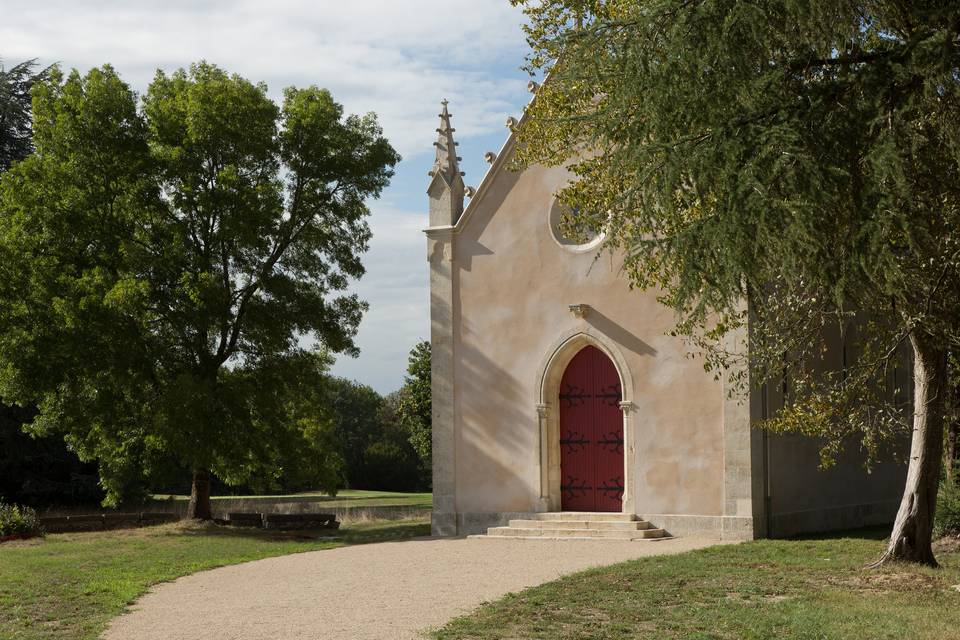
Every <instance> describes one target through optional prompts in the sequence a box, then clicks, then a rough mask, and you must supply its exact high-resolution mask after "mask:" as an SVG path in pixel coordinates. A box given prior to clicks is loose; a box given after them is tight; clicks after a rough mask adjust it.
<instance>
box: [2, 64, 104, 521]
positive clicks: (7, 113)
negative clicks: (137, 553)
mask: <svg viewBox="0 0 960 640" xmlns="http://www.w3.org/2000/svg"><path fill="white" fill-rule="evenodd" d="M35 69H36V61H35V60H27V61H25V62H21V63H19V64H17V65H15V66H13V67H12V68H10V69H5V68H4V67H3V65H2V64H0V173H3V172H4V171H6V170H7V169H9V168H10V165H12V164H13V163H14V162H17V161H19V160H23V159H24V158H26V157H27V156H28V155H30V153H31V152H32V151H33V140H32V130H31V110H30V90H31V89H32V87H33V85H34V84H37V83H38V82H42V81H43V80H44V79H45V78H46V75H47V72H48V69H44V70H42V71H40V72H35ZM34 412H35V408H34V407H18V406H13V405H7V404H5V403H0V496H5V497H6V498H7V499H8V500H12V501H13V502H22V503H25V504H32V505H40V504H44V505H49V504H66V503H70V504H76V503H88V502H97V501H99V500H100V499H101V498H102V497H103V496H102V492H101V491H100V489H99V487H98V486H97V483H96V474H95V468H91V465H89V464H82V463H81V462H80V461H79V460H78V459H77V456H76V455H75V454H74V453H73V452H72V451H71V450H70V449H69V448H68V447H67V446H66V444H65V443H64V441H63V437H62V436H60V435H59V434H58V435H56V436H52V437H48V438H32V437H30V436H29V435H27V434H25V433H23V430H22V428H21V427H22V425H23V424H24V423H26V422H29V421H30V420H31V419H32V416H33V414H34Z"/></svg>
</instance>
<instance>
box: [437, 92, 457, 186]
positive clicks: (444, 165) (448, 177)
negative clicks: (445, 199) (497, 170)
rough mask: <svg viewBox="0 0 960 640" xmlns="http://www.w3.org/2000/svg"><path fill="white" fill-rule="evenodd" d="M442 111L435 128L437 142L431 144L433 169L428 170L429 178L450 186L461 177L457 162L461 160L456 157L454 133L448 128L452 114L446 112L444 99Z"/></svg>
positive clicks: (450, 127) (451, 128) (452, 129)
mask: <svg viewBox="0 0 960 640" xmlns="http://www.w3.org/2000/svg"><path fill="white" fill-rule="evenodd" d="M440 104H441V105H442V106H443V110H442V111H441V112H440V114H439V116H438V117H439V118H440V126H439V127H437V141H436V142H434V143H433V146H434V147H436V158H435V159H434V162H433V168H432V169H431V170H430V175H431V177H433V176H437V175H439V176H441V177H443V179H444V180H445V181H446V182H447V184H451V183H452V182H453V180H454V178H455V177H456V176H462V175H463V172H462V171H460V165H459V164H458V162H459V161H460V160H463V158H461V157H459V156H458V155H457V142H456V141H455V140H454V139H453V132H454V131H456V129H454V128H453V127H452V126H450V117H451V116H452V114H451V113H450V112H449V111H448V110H447V105H448V104H450V103H449V102H448V101H447V100H446V99H444V100H443V101H442V102H441V103H440Z"/></svg>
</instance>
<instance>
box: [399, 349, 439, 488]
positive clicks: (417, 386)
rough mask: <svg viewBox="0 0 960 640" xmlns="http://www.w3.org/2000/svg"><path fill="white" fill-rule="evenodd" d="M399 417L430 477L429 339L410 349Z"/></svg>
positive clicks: (425, 473)
mask: <svg viewBox="0 0 960 640" xmlns="http://www.w3.org/2000/svg"><path fill="white" fill-rule="evenodd" d="M397 411H398V414H399V418H400V421H401V422H402V423H403V424H404V425H405V426H406V428H407V430H408V431H409V433H410V438H409V439H410V444H411V445H413V448H414V450H416V452H417V456H418V457H419V458H420V467H421V469H422V472H423V474H424V476H425V478H427V483H428V485H429V482H430V480H429V478H430V476H431V470H432V462H431V460H432V453H431V452H432V449H433V430H432V428H431V423H432V421H433V420H432V417H431V409H430V342H429V341H428V340H421V341H420V342H418V343H417V344H416V345H414V347H413V349H411V350H410V357H409V359H408V360H407V376H406V378H404V382H403V388H401V389H400V406H399V407H398V410H397Z"/></svg>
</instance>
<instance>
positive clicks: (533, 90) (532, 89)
mask: <svg viewBox="0 0 960 640" xmlns="http://www.w3.org/2000/svg"><path fill="white" fill-rule="evenodd" d="M539 88H540V85H539V84H538V83H537V81H536V80H531V81H530V82H528V83H527V91H529V92H530V93H536V92H537V89H539Z"/></svg>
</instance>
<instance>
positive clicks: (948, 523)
mask: <svg viewBox="0 0 960 640" xmlns="http://www.w3.org/2000/svg"><path fill="white" fill-rule="evenodd" d="M933 533H934V535H935V536H938V537H939V536H946V535H954V536H956V535H960V485H958V484H957V482H956V480H954V479H953V478H950V477H945V478H943V479H942V480H941V481H940V490H939V492H938V493H937V514H936V518H935V519H934V523H933Z"/></svg>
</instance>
